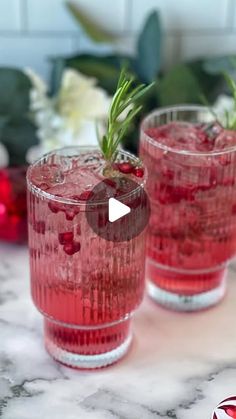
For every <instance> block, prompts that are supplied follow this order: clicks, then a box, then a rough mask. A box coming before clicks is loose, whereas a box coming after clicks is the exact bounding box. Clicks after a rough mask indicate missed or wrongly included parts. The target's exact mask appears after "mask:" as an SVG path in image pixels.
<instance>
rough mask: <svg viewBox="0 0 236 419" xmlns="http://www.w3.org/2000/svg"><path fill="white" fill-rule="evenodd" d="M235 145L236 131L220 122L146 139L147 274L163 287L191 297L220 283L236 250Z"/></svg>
mask: <svg viewBox="0 0 236 419" xmlns="http://www.w3.org/2000/svg"><path fill="white" fill-rule="evenodd" d="M147 136H148V137H149V138H151V139H152V141H151V142H150V141H147ZM233 147H234V148H235V147H236V132H233V131H226V130H223V129H222V128H221V127H220V126H219V125H218V124H217V123H215V124H212V125H199V124H198V125H194V124H190V123H186V122H171V123H169V124H166V125H162V126H159V127H153V128H149V129H147V130H146V132H145V133H143V134H142V136H141V145H140V156H141V158H142V160H143V162H144V164H145V165H146V167H147V169H148V173H149V179H148V185H147V188H148V192H149V196H150V199H151V207H152V214H151V219H150V227H149V239H148V249H147V253H148V258H149V260H150V263H149V264H148V266H147V276H148V277H149V278H151V280H152V282H153V283H155V284H156V285H157V286H158V287H160V288H162V289H165V290H166V291H170V292H174V293H181V294H186V295H191V294H196V293H201V292H204V291H208V290H210V289H214V288H216V287H217V286H218V285H219V283H220V282H221V280H222V275H223V272H224V269H223V268H220V265H222V264H224V263H225V262H227V261H228V260H230V259H231V258H232V257H233V256H234V255H235V252H236V157H235V153H234V152H230V150H233ZM180 151H181V152H180ZM224 151H228V152H227V153H224ZM209 152H211V153H213V152H215V155H209V154H208V155H207V154H206V153H209ZM217 152H218V154H217ZM204 153H205V154H204ZM155 262H157V263H158V264H160V265H162V266H163V265H164V266H165V269H164V270H162V269H161V268H160V269H159V268H158V267H157V265H156V264H155ZM168 267H169V268H170V269H169V270H168ZM197 270H199V271H200V272H199V273H197ZM178 271H179V273H178ZM191 272H192V274H191Z"/></svg>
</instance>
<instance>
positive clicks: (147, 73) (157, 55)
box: [136, 12, 162, 83]
mask: <svg viewBox="0 0 236 419" xmlns="http://www.w3.org/2000/svg"><path fill="white" fill-rule="evenodd" d="M161 39H162V31H161V23H160V18H159V14H158V12H153V13H151V14H150V16H149V17H148V19H147V21H146V23H145V25H144V28H143V30H142V32H141V34H140V36H139V39H138V57H137V60H136V71H137V73H138V75H139V77H140V79H141V80H142V81H144V82H145V83H150V82H151V81H153V80H154V79H155V77H156V76H157V74H158V72H159V70H160V65H161Z"/></svg>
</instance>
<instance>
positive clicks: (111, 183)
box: [103, 178, 116, 188]
mask: <svg viewBox="0 0 236 419" xmlns="http://www.w3.org/2000/svg"><path fill="white" fill-rule="evenodd" d="M103 183H105V184H106V185H108V186H111V187H112V188H115V187H116V182H115V181H114V180H112V179H109V178H107V179H104V180H103Z"/></svg>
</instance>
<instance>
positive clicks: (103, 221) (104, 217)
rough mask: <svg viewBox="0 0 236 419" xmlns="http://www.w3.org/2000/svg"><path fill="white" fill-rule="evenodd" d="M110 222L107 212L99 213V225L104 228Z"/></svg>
mask: <svg viewBox="0 0 236 419" xmlns="http://www.w3.org/2000/svg"><path fill="white" fill-rule="evenodd" d="M107 223H108V217H107V214H98V227H99V228H103V227H106V225H107Z"/></svg>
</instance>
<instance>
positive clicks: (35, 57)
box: [0, 0, 236, 77]
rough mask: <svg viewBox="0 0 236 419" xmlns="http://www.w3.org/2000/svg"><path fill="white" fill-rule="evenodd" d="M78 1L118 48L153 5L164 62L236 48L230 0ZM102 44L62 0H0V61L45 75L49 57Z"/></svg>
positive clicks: (235, 13) (235, 7) (234, 7)
mask: <svg viewBox="0 0 236 419" xmlns="http://www.w3.org/2000/svg"><path fill="white" fill-rule="evenodd" d="M78 4H79V6H80V7H81V10H83V11H84V12H85V13H87V14H88V15H89V16H90V17H91V18H93V19H94V20H95V21H96V22H98V23H99V24H101V25H102V27H103V28H104V29H106V30H108V31H111V32H113V33H116V34H117V35H119V48H120V49H122V50H123V51H124V50H125V51H127V50H128V51H129V52H130V51H131V52H132V51H133V49H134V41H135V39H136V36H137V33H138V32H139V31H140V29H141V27H142V25H143V23H144V20H145V18H146V17H147V15H148V13H150V11H151V10H153V9H156V10H159V12H160V16H161V19H162V24H163V32H164V39H163V46H162V54H163V62H162V65H163V67H164V68H170V66H172V65H173V64H174V63H176V62H179V61H181V60H186V59H190V58H193V57H202V56H213V55H222V54H224V55H225V54H229V53H235V50H236V2H235V1H234V0H197V1H196V0H179V1H175V0H116V1H114V2H112V3H111V1H110V0H99V1H98V0H78ZM116 48H118V47H117V46H116ZM102 49H103V50H104V47H101V46H100V47H99V48H97V47H95V46H94V45H93V44H92V43H91V42H89V41H88V40H87V39H86V38H85V37H84V36H83V33H82V31H81V30H80V28H79V26H78V24H77V23H76V22H75V20H74V19H73V17H72V16H71V15H70V14H69V13H68V10H67V9H66V7H65V1H63V0H38V1H37V0H1V1H0V65H7V66H20V67H25V66H31V67H33V68H34V69H35V70H36V71H37V72H39V73H40V74H41V75H42V76H43V77H49V61H48V58H49V57H51V56H55V55H65V54H67V55H69V54H73V53H75V52H76V53H77V52H78V51H84V50H86V51H88V50H89V51H91V50H92V51H95V50H99V51H101V50H102Z"/></svg>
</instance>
